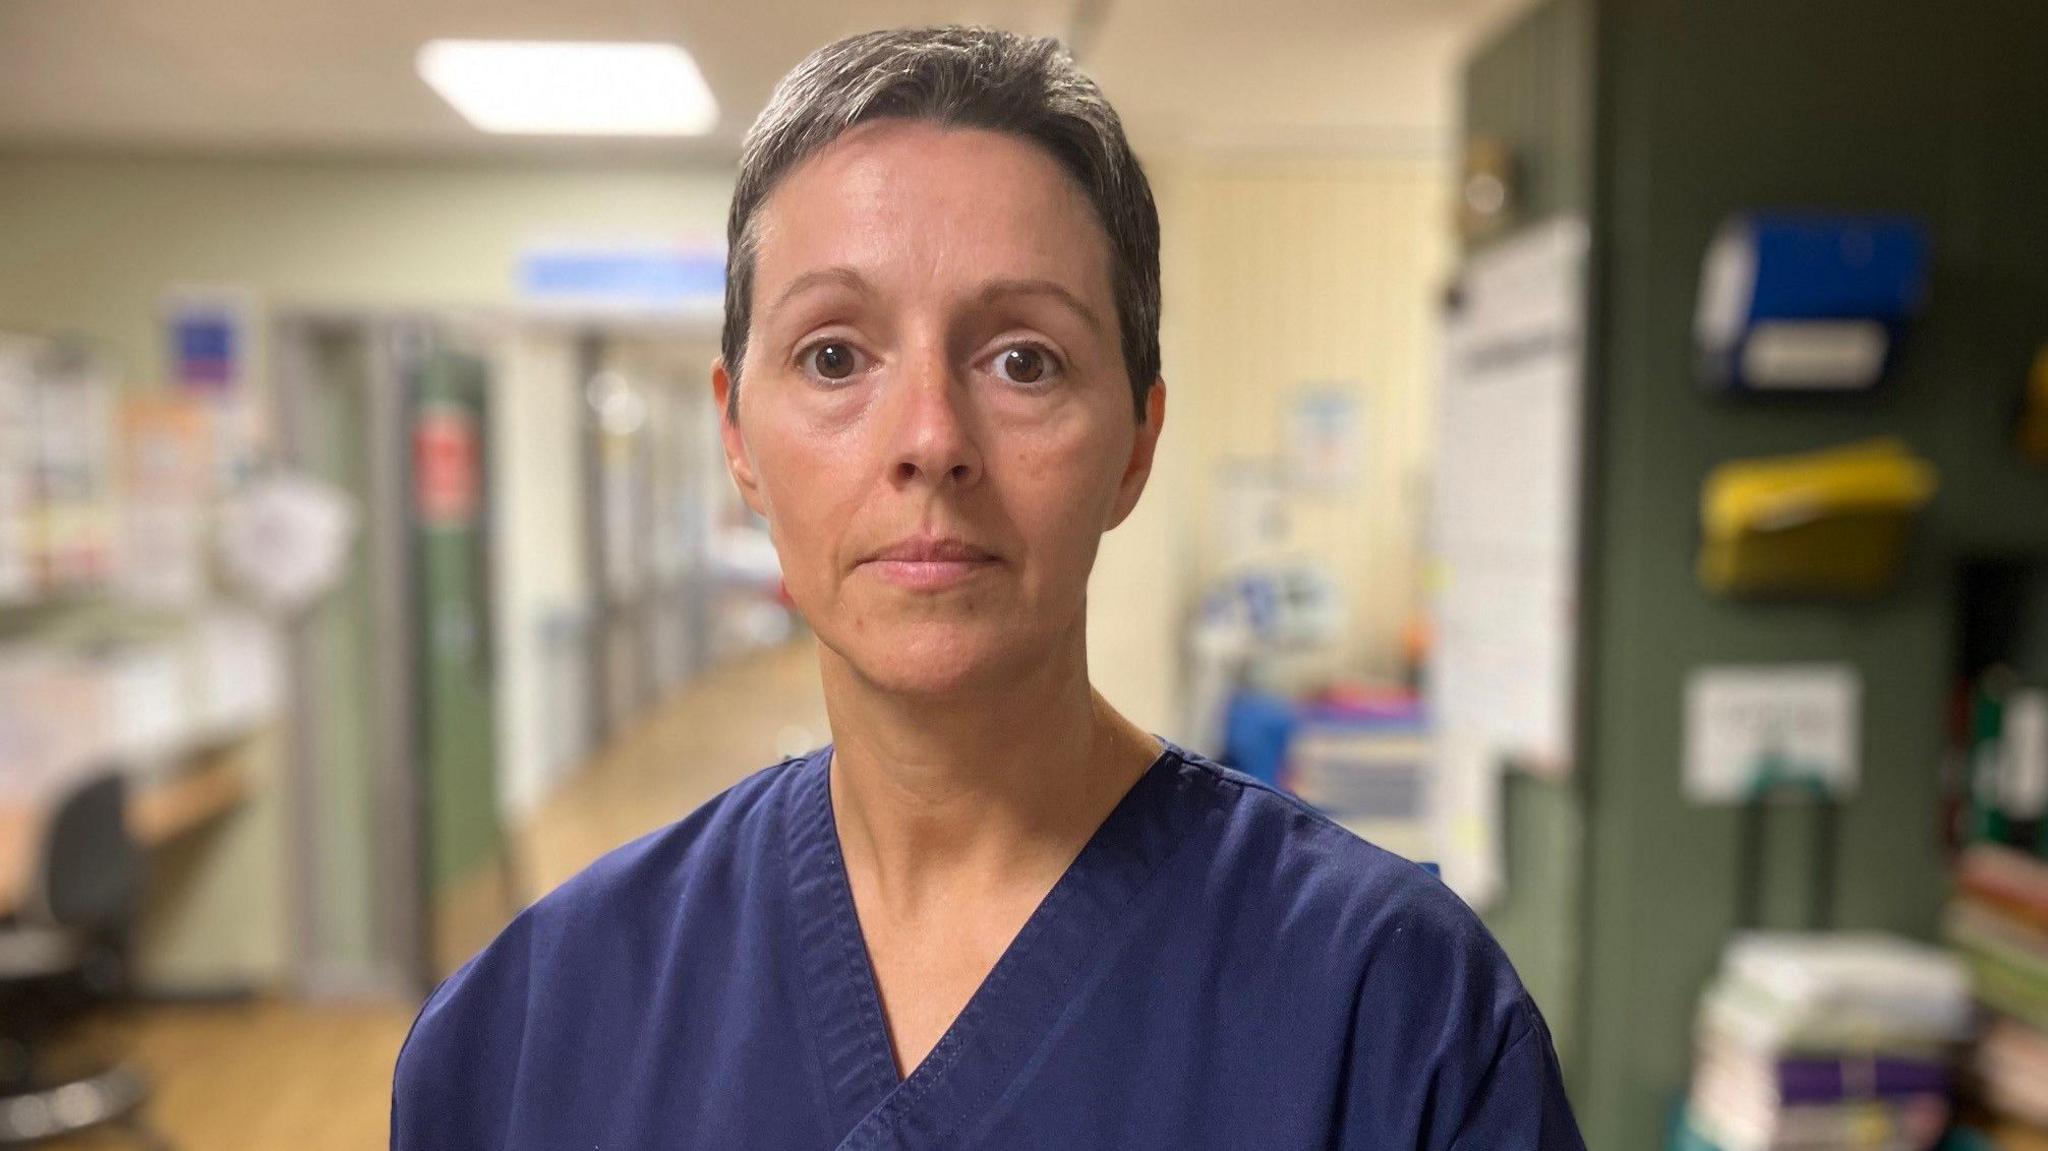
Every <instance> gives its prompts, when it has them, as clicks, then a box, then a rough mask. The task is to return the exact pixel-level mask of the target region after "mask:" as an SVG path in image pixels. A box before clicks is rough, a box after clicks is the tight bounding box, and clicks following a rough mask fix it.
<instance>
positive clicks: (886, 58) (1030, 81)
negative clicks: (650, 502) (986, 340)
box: [720, 26, 1160, 420]
mask: <svg viewBox="0 0 2048 1151" xmlns="http://www.w3.org/2000/svg"><path fill="white" fill-rule="evenodd" d="M885 118H899V119H911V120H928V121H931V122H934V123H937V124H942V125H946V126H948V127H960V128H981V129H986V130H990V131H996V132H1005V133H1008V134H1010V135H1013V136H1017V137H1019V138H1022V139H1024V140H1026V141H1029V142H1031V143H1034V144H1037V145H1038V146H1039V147H1041V148H1043V149H1045V151H1046V152H1047V153H1049V154H1050V155H1051V156H1052V157H1053V159H1054V160H1056V161H1058V162H1059V164H1060V166H1061V167H1062V168H1063V169H1065V170H1066V172H1067V173H1068V174H1069V175H1071V176H1072V177H1073V178H1074V180H1075V181H1076V183H1078V184H1079V185H1080V188H1081V190H1082V192H1084V193H1085V194H1086V195H1087V197H1088V202H1089V203H1090V204H1091V205H1092V206H1093V207H1094V209H1095V213H1096V216H1097V217H1098V218H1099V221H1100V223H1101V224H1102V227H1103V231H1104V232H1106V233H1108V236H1109V249H1110V288H1111V290H1112V292H1113V293H1114V295H1115V297H1116V309H1117V322H1118V327H1119V329H1120V332H1121V335H1122V339H1123V357H1124V369H1125V371H1126V372H1127V373H1128V374H1129V376H1130V382H1131V393H1132V399H1133V406H1134V408H1135V409H1136V411H1137V413H1138V418H1139V419H1140V420H1142V419H1144V416H1145V397H1146V393H1147V392H1148V391H1149V390H1150V388H1151V386H1152V382H1153V381H1154V380H1156V379H1158V377H1159V307H1160V303H1159V210H1158V208H1157V206H1156V205H1155V204H1154V203H1153V201H1152V185H1151V183H1150V182H1149V181H1147V180H1146V179H1145V170H1144V168H1143V167H1141V166H1140V165H1139V163H1138V158H1137V156H1136V155H1135V154H1134V153H1133V152H1132V151H1131V146H1130V142H1129V141H1128V140H1126V139H1125V138H1124V129H1123V122H1122V121H1121V120H1119V119H1118V118H1117V114H1116V109H1114V108H1112V107H1110V105H1109V101H1108V100H1107V99H1105V98H1104V97H1103V95H1102V90H1101V89H1100V88H1098V87H1097V86H1096V84H1095V81H1093V80H1091V79H1089V78H1088V76H1087V75H1086V74H1085V73H1083V72H1082V71H1081V69H1080V67H1079V66H1078V65H1077V64H1075V63H1074V60H1073V57H1072V56H1070V55H1068V54H1067V51H1066V49H1064V48H1062V47H1061V46H1060V43H1059V41H1057V40H1054V39H1051V38H1049V37H1048V38H1037V39H1034V38H1029V37H1024V36H1019V35H1016V34H1014V33H1010V32H1003V31H999V30H997V29H994V28H977V27H960V26H954V27H942V28H913V29H894V30H889V31H880V32H868V33H864V34H862V35H859V36H850V37H848V38H846V39H844V40H839V41H836V42H834V43H831V44H827V45H826V46H824V47H823V48H820V49H818V50H817V51H816V52H813V53H811V54H810V55H809V56H808V57H806V58H805V59H804V61H803V62H802V63H800V64H798V65H797V66H796V67H795V68H794V69H791V71H790V73H789V75H787V76H784V77H783V78H782V82H781V83H780V84H778V85H776V87H775V92H774V94H773V95H772V96H770V97H769V99H768V106H767V107H766V108H765V109H763V110H762V112H761V116H760V118H759V119H757V120H755V121H754V126H753V127H752V128H751V129H749V130H748V132H747V137H746V141H745V143H744V144H743V145H742V146H741V150H740V171H739V179H738V182H737V183H736V184H735V186H734V188H733V195H732V211H731V214H730V215H729V216H728V217H727V220H726V245H727V247H726V251H727V257H726V265H727V266H726V277H725V328H724V332H723V334H722V336H721V338H720V352H721V353H722V354H723V355H724V357H725V366H726V372H727V373H728V374H729V375H730V376H731V378H732V388H731V391H730V394H729V400H728V403H727V406H726V418H727V419H728V420H736V419H737V418H738V416H739V388H740V369H741V364H742V362H743V361H744V359H745V358H746V351H747V325H748V324H749V323H750V322H751V320H752V316H753V310H754V309H753V289H754V263H755V257H756V254H757V252H756V242H757V240H758V236H757V235H756V232H755V229H754V215H755V213H756V212H758V211H759V210H760V208H761V205H762V204H763V203H764V202H765V201H766V200H767V199H768V197H769V195H770V194H771V193H772V192H773V191H774V190H775V187H776V185H777V184H778V183H779V182H780V181H781V180H782V178H783V177H784V176H786V175H788V174H789V172H790V170H791V169H793V168H795V167H796V166H797V165H798V164H800V163H802V162H803V161H804V160H805V159H807V158H809V157H811V156H813V155H815V154H816V153H818V152H819V151H820V150H822V149H823V148H824V147H825V146H826V145H828V144H830V143H831V142H832V141H834V140H836V139H838V138H839V137H840V136H841V135H843V134H844V133H845V132H847V131H848V130H850V129H852V128H853V127H855V126H856V125H859V124H862V123H866V122H867V121H870V120H880V119H885Z"/></svg>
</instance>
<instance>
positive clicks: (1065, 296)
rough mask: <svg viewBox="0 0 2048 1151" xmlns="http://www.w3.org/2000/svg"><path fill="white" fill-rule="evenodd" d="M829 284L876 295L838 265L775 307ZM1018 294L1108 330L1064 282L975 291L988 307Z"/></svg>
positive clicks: (793, 289)
mask: <svg viewBox="0 0 2048 1151" xmlns="http://www.w3.org/2000/svg"><path fill="white" fill-rule="evenodd" d="M827 285H836V286H839V287H843V288H847V289H849V290H851V291H853V292H855V293H857V294H859V295H862V296H871V295H873V294H874V286H873V285H871V284H869V283H868V281H867V278H866V277H864V276H862V275H861V274H860V273H859V272H857V271H855V270H854V269H852V268H849V267H847V266H845V265H843V264H839V265H834V266H832V267H829V268H815V269H813V270H811V271H808V272H805V273H804V274H803V275H801V276H798V277H797V278H796V279H794V280H791V281H790V282H789V286H788V287H786V288H784V289H783V290H782V294H781V295H779V296H777V297H776V298H775V305H774V306H775V307H776V308H778V309H779V308H781V307H783V306H784V305H786V304H788V303H789V301H790V300H792V299H794V298H796V297H797V296H799V295H801V294H803V293H804V292H807V291H810V290H812V289H813V288H819V287H824V286H827ZM1015 296H1042V297H1045V298H1047V299H1050V300H1053V301H1055V302H1057V303H1059V304H1060V305H1062V306H1064V307H1065V308H1066V309H1067V310H1069V311H1071V312H1073V313H1074V314H1075V315H1077V316H1079V317H1081V319H1082V320H1083V321H1084V322H1086V323H1087V325H1088V326H1089V327H1090V328H1092V329H1094V331H1095V334H1096V335H1102V334H1104V332H1105V329H1104V328H1103V325H1102V317H1101V316H1099V315H1097V314H1096V312H1095V309H1093V308H1091V307H1089V306H1088V304H1087V302H1086V301H1084V300H1083V299H1081V297H1079V296H1077V295H1075V294H1074V293H1073V292H1071V291H1069V290H1068V289H1067V288H1066V287H1065V286H1064V285H1062V284H1060V283H1058V282H1056V281H1053V280H1047V279H1040V278H1029V277H1026V278H1014V277H1013V278H1006V279H1000V280H990V281H989V282H988V283H986V284H983V285H982V286H981V290H980V291H979V292H976V293H975V302H977V303H979V304H981V305H983V306H986V305H989V304H992V303H995V302H996V301H998V300H1002V299H1005V298H1008V297H1015Z"/></svg>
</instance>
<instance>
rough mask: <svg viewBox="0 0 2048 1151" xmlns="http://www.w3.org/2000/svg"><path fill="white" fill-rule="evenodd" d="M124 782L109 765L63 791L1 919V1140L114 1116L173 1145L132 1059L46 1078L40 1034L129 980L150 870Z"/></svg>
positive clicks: (25, 1140) (105, 1123) (157, 1149)
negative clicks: (147, 1115)
mask: <svg viewBox="0 0 2048 1151" xmlns="http://www.w3.org/2000/svg"><path fill="white" fill-rule="evenodd" d="M127 792H128V787H127V780H126V779H125V778H124V777H123V776H121V775H119V774H117V773H109V774H105V775H100V776H96V777H94V778H93V779H91V780H89V781H88V782H86V783H84V784H82V785H81V786H79V787H77V788H76V789H75V790H73V791H72V792H71V793H70V794H69V795H68V796H66V797H65V799H64V801H63V802H62V803H61V804H59V805H58V807H57V809H56V811H55V813H54V815H53V816H52V818H51V820H50V823H49V827H48V828H47V831H46V833H45V835H44V838H43V844H42V847H43V850H42V854H41V859H40V862H39V866H38V868H37V872H36V878H35V883H34V886H33V887H32V888H31V889H30V890H29V892H28V898H27V900H26V901H25V903H24V905H23V906H22V908H21V909H20V911H18V912H17V913H16V914H15V916H14V918H12V919H11V920H8V921H5V922H0V1147H19V1146H27V1145H30V1144H34V1143H41V1142H44V1141H46V1140H51V1139H56V1138H59V1137H61V1136H66V1135H71V1134H74V1133H77V1132H80V1131H85V1130H89V1129H92V1128H98V1127H110V1128H119V1129H122V1130H125V1131H126V1132H127V1133H128V1134H129V1135H131V1136H132V1137H133V1138H134V1140H135V1142H136V1143H137V1144H138V1145H140V1146H143V1147H146V1148H150V1149H152V1151H168V1147H169V1145H168V1144H167V1143H165V1142H164V1141H163V1140H162V1139H160V1138H159V1137H158V1136H157V1135H156V1134H155V1133H154V1132H152V1131H151V1130H150V1129H149V1127H148V1125H147V1124H146V1123H145V1121H144V1119H143V1115H142V1106H143V1103H144V1102H145V1101H146V1100H147V1099H148V1094H149V1093H148V1089H147V1087H146V1085H145V1084H144V1082H143V1080H142V1077H141V1076H140V1075H138V1074H136V1072H135V1071H134V1070H132V1069H131V1068H128V1067H125V1066H122V1065H119V1064H116V1065H114V1066H111V1067H107V1068H105V1069H103V1070H100V1071H96V1072H94V1073H92V1074H88V1075H83V1076H77V1077H73V1078H69V1079H64V1080H61V1081H57V1082H49V1081H47V1080H46V1079H44V1078H43V1077H42V1076H41V1075H39V1071H40V1068H39V1066H38V1064H39V1060H38V1059H37V1045H38V1043H39V1041H40V1040H42V1039H43V1038H45V1037H46V1036H47V1035H49V1034H50V1033H51V1032H52V1031H54V1030H55V1029H56V1028H57V1027H58V1026H59V1025H61V1024H63V1023H65V1022H67V1021H69V1020H71V1019H73V1018H76V1017H78V1016H79V1015H82V1014H83V1013H84V1012H85V1011H86V1010H87V1009H89V1008H90V1007H91V1006H93V1005H94V1004H95V1003H97V1002H101V1001H104V1000H107V999H111V998H113V997H115V996H117V995H119V994H121V993H122V992H123V991H124V990H125V985H126V958H127V943H128V936H129V930H130V927H131V925H132V924H133V923H134V921H135V916H136V912H137V910H138V908H139V906H140V903H141V895H142V881H143V859H142V852H141V850H140V849H139V848H138V847H137V845H136V843H135V841H134V839H133V838H132V837H130V835H129V834H128V822H127Z"/></svg>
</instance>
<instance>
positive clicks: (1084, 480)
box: [1011, 421, 1130, 558]
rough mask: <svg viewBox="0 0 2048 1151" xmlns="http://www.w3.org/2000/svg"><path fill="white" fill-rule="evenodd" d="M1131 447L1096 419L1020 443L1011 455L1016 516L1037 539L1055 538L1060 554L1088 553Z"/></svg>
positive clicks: (1106, 515) (1111, 504) (1104, 520)
mask: <svg viewBox="0 0 2048 1151" xmlns="http://www.w3.org/2000/svg"><path fill="white" fill-rule="evenodd" d="M1129 447H1130V444H1129V437H1128V436H1119V435H1117V434H1115V431H1114V429H1105V428H1104V427H1103V425H1102V424H1100V423H1097V422H1094V421H1090V422H1089V423H1088V424H1086V425H1083V426H1080V427H1077V428H1075V429H1074V430H1073V432H1072V433H1071V434H1064V435H1060V436H1057V437H1046V438H1042V439H1037V440H1034V441H1030V442H1026V443H1024V444H1021V445H1019V447H1018V449H1017V450H1016V451H1015V452H1014V453H1013V454H1012V455H1011V465H1012V469H1013V475H1014V476H1015V480H1016V482H1015V485H1014V486H1015V489H1016V500H1017V503H1019V504H1020V505H1022V506H1021V507H1019V508H1018V513H1019V517H1020V518H1022V519H1026V520H1028V521H1029V522H1030V523H1031V525H1032V530H1033V535H1034V536H1035V537H1037V538H1038V539H1040V540H1044V541H1047V542H1051V541H1058V547H1059V552H1060V554H1066V555H1075V556H1077V558H1078V557H1079V556H1082V555H1088V554H1092V545H1093V541H1094V539H1095V538H1096V537H1097V536H1099V535H1100V534H1101V533H1102V530H1103V527H1104V525H1105V524H1106V523H1107V521H1108V519H1109V514H1110V511H1111V510H1112V509H1113V508H1114V507H1115V505H1116V484H1117V479H1118V477H1120V476H1121V475H1122V474H1123V465H1124V461H1125V458H1126V457H1127V455H1128V453H1129ZM1078 544H1086V545H1088V548H1089V549H1091V550H1082V549H1079V548H1078V547H1077V545H1078Z"/></svg>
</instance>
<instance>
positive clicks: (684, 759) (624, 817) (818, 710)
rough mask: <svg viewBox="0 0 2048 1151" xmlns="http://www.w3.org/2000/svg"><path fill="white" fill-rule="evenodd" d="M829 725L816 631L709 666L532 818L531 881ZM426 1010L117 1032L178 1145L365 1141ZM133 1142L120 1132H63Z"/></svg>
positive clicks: (524, 834) (278, 1009) (272, 1009)
mask: <svg viewBox="0 0 2048 1151" xmlns="http://www.w3.org/2000/svg"><path fill="white" fill-rule="evenodd" d="M827 738H828V735H827V729H826V725H825V710H824V702H823V698H822V696H821V695H820V693H819V687H818V677H817V666H816V656H815V654H814V652H813V648H812V644H811V641H809V640H808V639H805V640H802V641H800V642H798V643H796V644H793V645H791V646H789V647H786V648H780V649H776V650H774V651H770V652H766V653H762V654H760V655H758V656H754V657H751V658H749V659H747V660H745V661H742V662H740V663H737V664H735V665H733V666H731V667H728V668H724V669H721V670H719V671H717V672H715V673H713V674H710V675H707V676H705V677H704V678H703V679H701V680H699V681H697V682H696V683H693V684H691V685H689V686H687V687H685V688H684V689H683V690H682V691H681V692H679V693H678V694H677V695H676V696H675V697H674V698H673V699H671V700H669V701H668V702H666V703H665V704H663V705H662V706H661V707H659V708H658V709H656V710H655V712H654V713H653V714H651V715H650V716H649V717H648V718H647V719H646V720H645V721H643V722H642V723H640V724H639V725H637V726H636V727H635V729H634V730H633V731H631V732H629V733H627V735H626V736H625V737H624V738H623V739H621V740H619V741H618V742H617V743H616V744H614V745H613V746H611V747H610V748H607V749H606V750H605V751H604V752H602V753H600V754H599V755H598V756H596V757H595V758H594V759H593V760H592V762H591V763H590V764H589V765H588V766H587V767H586V768H585V769H584V770H583V771H582V772H581V773H580V774H578V775H577V776H576V777H574V778H573V779H571V780H570V781H569V782H567V783H565V784H564V785H563V786H562V788H561V789H560V791H559V792H557V794H555V795H554V796H553V797H551V798H550V799H549V800H548V801H547V802H546V803H545V804H543V805H542V808H541V810H540V811H539V812H538V813H537V814H536V816H535V817H534V819H533V820H532V821H531V823H530V824H529V825H528V826H526V827H524V828H521V829H519V830H518V832H517V842H518V844H519V871H520V872H521V874H522V878H523V880H524V883H525V884H526V885H527V886H529V887H530V888H531V889H532V890H533V891H535V892H540V891H546V890H549V889H551V888H553V887H555V886H556V885H558V884H559V883H561V882H562V881H563V880H564V879H567V878H568V877H569V876H571V875H574V874H575V873H576V872H577V871H579V870H581V869H582V868H583V867H585V866H586V865H588V864H589V863H590V862H591V861H592V860H593V859H596V858H597V857H598V856H599V855H602V854H603V853H604V852H606V851H608V850H610V849H611V848H613V847H616V846H618V845H619V844H621V843H624V842H626V841H627V840H630V839H632V838H634V837H636V836H639V835H641V834H643V833H645V832H648V831H651V830H653V829H655V828H657V827H661V826H663V825H665V824H668V823H671V822H673V821H675V820H677V819H680V818H682V817H683V816H684V815H687V814H688V813H689V812H690V811H691V810H693V809H695V808H696V807H697V806H698V805H700V804H702V803H703V802H704V801H705V800H707V799H710V798H711V797H712V796H714V795H716V794H718V793H719V792H720V791H723V790H724V789H725V788H727V787H729V786H731V785H732V784H733V783H735V782H736V781H738V780H739V779H740V778H742V777H744V776H746V775H747V774H749V773H751V772H753V771H755V770H758V769H760V768H762V767H766V766H768V765H769V764H771V763H774V762H775V761H776V760H777V759H779V758H781V757H782V756H783V755H784V754H788V753H792V752H795V751H800V750H806V749H809V748H811V747H814V746H816V745H818V744H821V743H823V742H825V740H826V739H827ZM413 1010H414V1007H413V1005H411V1004H396V1005H390V1006H377V1007H360V1008H340V1007H329V1006H309V1005H304V1004H296V1003H289V1002H264V1003H256V1004H245V1005H237V1006H228V1007H197V1006H179V1007H153V1008H148V1009H145V1010H142V1011H139V1012H136V1013H134V1015H133V1017H132V1018H130V1019H127V1020H125V1021H123V1022H121V1023H120V1024H119V1025H118V1027H116V1028H115V1029H114V1030H113V1031H112V1033H111V1035H112V1037H118V1038H119V1039H120V1040H121V1046H122V1047H123V1048H124V1049H125V1050H126V1052H127V1053H128V1054H129V1055H130V1056H131V1058H132V1059H133V1061H134V1062H135V1063H136V1064H137V1065H138V1066H139V1067H140V1068H141V1069H142V1070H143V1071H144V1073H145V1074H147V1075H148V1076H149V1077H150V1079H151V1081H152V1082H153V1083H154V1084H155V1088H156V1094H155V1098H154V1100H153V1102H152V1105H151V1110H150V1117H151V1120H152V1122H153V1124H154V1126H155V1127H156V1129H157V1130H158V1131H159V1132H160V1133H161V1134H163V1135H165V1136H166V1137H168V1138H169V1139H170V1141H171V1142H172V1144H173V1145H174V1146H176V1147H177V1148H179V1149H180V1151H364V1149H367V1148H377V1147H383V1146H385V1145H386V1142H387V1139H388V1134H387V1132H388V1123H389V1113H390V1101H391V1066H392V1061H393V1060H394V1059H395V1058H396V1056H397V1053H398V1047H399V1044H400V1043H401V1042H403V1040H404V1038H405V1033H406V1030H407V1028H409V1027H410V1026H411V1023H412V1016H413ZM94 1038H95V1039H101V1040H104V1039H105V1038H108V1037H107V1036H95V1037H94ZM131 1145H132V1144H130V1143H127V1142H124V1141H123V1140H122V1139H120V1138H118V1137H116V1136H114V1135H111V1134H109V1135H100V1136H95V1137H93V1138H90V1139H77V1140H72V1141H68V1142H63V1143H55V1144H50V1145H49V1146H51V1147H53V1148H77V1149H80V1151H88V1149H90V1151H100V1149H104V1148H116V1147H123V1146H131Z"/></svg>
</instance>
